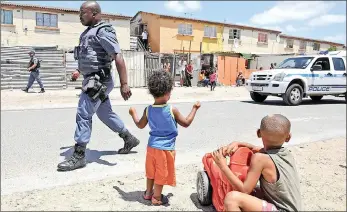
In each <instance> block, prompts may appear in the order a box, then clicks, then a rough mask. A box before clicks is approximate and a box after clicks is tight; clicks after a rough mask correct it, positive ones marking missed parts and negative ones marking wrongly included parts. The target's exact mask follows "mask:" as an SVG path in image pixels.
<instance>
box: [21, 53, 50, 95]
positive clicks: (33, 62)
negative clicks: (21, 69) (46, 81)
mask: <svg viewBox="0 0 347 212" xmlns="http://www.w3.org/2000/svg"><path fill="white" fill-rule="evenodd" d="M29 56H30V61H29V65H28V69H27V70H28V71H29V72H30V77H29V80H28V84H27V87H26V88H24V89H22V91H25V92H27V93H28V91H29V88H30V87H31V86H32V85H33V84H34V82H35V80H36V81H37V83H38V84H39V85H40V88H41V91H40V92H39V93H44V92H45V88H44V87H43V84H42V81H41V78H40V70H39V68H40V61H39V60H38V59H37V58H36V57H35V51H34V50H31V51H30V52H29Z"/></svg>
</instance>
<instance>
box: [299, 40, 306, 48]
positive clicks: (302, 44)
mask: <svg viewBox="0 0 347 212" xmlns="http://www.w3.org/2000/svg"><path fill="white" fill-rule="evenodd" d="M306 46H307V42H306V41H300V47H299V49H300V50H306Z"/></svg>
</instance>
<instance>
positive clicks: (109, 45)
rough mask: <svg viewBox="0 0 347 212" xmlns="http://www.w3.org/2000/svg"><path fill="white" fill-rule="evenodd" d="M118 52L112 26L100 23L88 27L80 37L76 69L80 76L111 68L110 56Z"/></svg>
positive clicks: (117, 44)
mask: <svg viewBox="0 0 347 212" xmlns="http://www.w3.org/2000/svg"><path fill="white" fill-rule="evenodd" d="M97 32H98V34H97V35H96V33H97ZM120 52H121V50H120V47H119V43H118V40H117V35H116V31H115V29H114V28H113V27H112V25H110V24H107V23H102V22H100V23H98V24H96V25H94V26H90V27H88V28H87V29H86V30H85V31H84V32H83V33H82V34H81V36H80V43H79V49H78V51H77V54H78V69H79V70H80V72H81V74H83V75H88V74H91V73H94V72H98V71H100V69H102V68H111V63H112V57H111V55H112V54H118V53H120Z"/></svg>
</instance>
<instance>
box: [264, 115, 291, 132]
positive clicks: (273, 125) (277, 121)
mask: <svg viewBox="0 0 347 212" xmlns="http://www.w3.org/2000/svg"><path fill="white" fill-rule="evenodd" d="M290 128H291V123H290V121H289V120H288V119H287V117H285V116H283V115H281V114H273V115H267V116H265V117H264V118H263V119H262V120H261V124H260V130H261V131H266V132H269V133H275V134H282V135H283V134H287V133H290Z"/></svg>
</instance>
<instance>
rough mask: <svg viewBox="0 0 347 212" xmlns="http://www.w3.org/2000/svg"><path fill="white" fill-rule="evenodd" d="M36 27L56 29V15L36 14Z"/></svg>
mask: <svg viewBox="0 0 347 212" xmlns="http://www.w3.org/2000/svg"><path fill="white" fill-rule="evenodd" d="M36 26H45V27H58V15H56V14H49V13H36Z"/></svg>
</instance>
